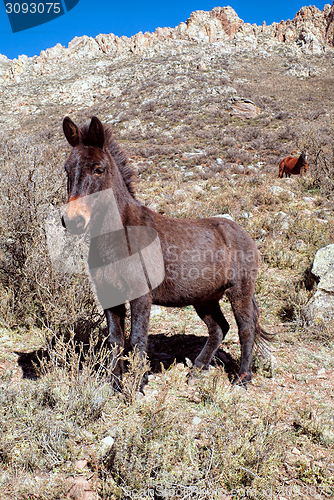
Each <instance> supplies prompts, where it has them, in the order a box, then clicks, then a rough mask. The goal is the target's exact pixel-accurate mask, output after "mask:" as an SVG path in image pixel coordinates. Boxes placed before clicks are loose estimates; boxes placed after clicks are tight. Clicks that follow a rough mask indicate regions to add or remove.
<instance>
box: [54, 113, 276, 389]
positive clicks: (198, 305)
mask: <svg viewBox="0 0 334 500" xmlns="http://www.w3.org/2000/svg"><path fill="white" fill-rule="evenodd" d="M63 129H64V133H65V137H66V139H67V141H68V142H69V143H70V145H71V146H72V147H73V149H72V151H71V153H70V156H69V158H68V159H67V161H66V164H65V170H66V172H67V176H68V183H67V190H68V202H69V203H68V205H67V208H66V212H65V213H64V216H63V219H62V222H63V225H64V226H65V227H66V228H67V229H68V230H69V231H70V232H71V233H74V234H82V233H84V232H85V231H87V230H89V231H90V234H91V235H92V233H95V235H96V234H98V235H97V236H94V237H93V238H92V236H91V246H90V252H89V260H88V263H89V267H90V270H91V275H92V278H93V281H94V283H95V285H96V289H97V293H98V297H99V300H100V302H101V303H102V305H103V308H104V310H105V315H106V318H107V323H108V334H109V341H110V343H111V345H113V346H116V347H117V346H118V347H119V348H121V347H122V346H123V341H124V340H123V339H124V318H125V305H124V302H125V301H126V294H125V295H124V300H123V303H119V304H118V305H115V306H112V307H108V303H107V301H106V300H105V296H108V294H109V295H110V289H112V291H115V290H116V291H117V289H118V287H119V291H120V296H123V295H122V293H123V292H122V290H123V289H124V286H125V288H126V286H127V284H126V283H125V281H126V280H125V281H124V280H123V281H122V276H120V275H119V276H117V277H116V276H114V274H113V272H111V271H110V270H111V269H112V268H111V267H110V266H111V264H109V263H110V262H115V261H116V260H117V258H118V257H119V247H120V243H119V241H118V242H116V240H115V238H111V239H110V238H109V236H108V235H110V234H114V233H115V234H116V233H117V234H123V236H124V234H125V235H126V236H125V240H124V245H125V246H127V247H130V245H129V234H128V232H127V231H128V230H129V229H130V228H134V227H137V228H138V227H140V228H145V227H146V228H150V230H152V231H153V233H154V234H157V235H158V237H159V238H158V240H159V241H160V246H159V248H161V252H162V256H161V257H162V262H163V266H162V267H163V271H164V276H163V275H162V277H161V279H160V280H159V281H160V284H158V286H156V287H155V288H154V287H153V286H152V287H150V289H149V290H148V292H147V293H145V294H142V295H141V296H137V298H134V299H133V300H130V306H131V336H130V341H131V345H132V346H137V348H138V350H139V352H140V353H142V354H144V353H145V352H146V347H147V335H148V326H149V317H150V309H151V304H158V305H161V306H169V307H183V306H187V305H193V306H194V308H195V310H196V312H197V314H198V315H199V317H200V318H201V319H202V320H203V321H204V323H205V324H206V326H207V328H208V331H209V337H208V339H207V342H206V344H205V346H204V347H203V349H202V351H201V353H200V354H199V355H198V356H197V358H196V360H195V366H196V367H199V368H208V366H209V363H210V361H211V360H212V357H213V356H214V354H215V352H216V351H217V349H218V347H219V345H220V343H221V341H222V339H223V338H224V337H225V335H226V334H227V332H228V330H229V325H228V323H227V321H226V319H225V317H224V315H223V313H222V312H221V310H220V307H219V300H220V299H221V298H222V297H223V295H224V294H226V295H227V297H228V299H229V301H230V303H231V306H232V309H233V313H234V316H235V319H236V322H237V325H238V329H239V338H240V346H241V362H240V370H239V374H238V376H237V377H236V380H235V381H236V382H238V383H241V384H244V385H245V384H246V382H247V381H249V380H250V379H251V360H252V350H253V345H254V342H255V341H257V340H259V339H260V338H261V337H262V338H267V336H266V334H265V332H264V331H263V330H262V329H261V327H260V325H259V321H258V317H259V311H258V307H257V304H256V302H255V298H254V289H255V280H256V276H257V271H258V251H257V248H256V246H255V243H254V242H253V240H252V239H251V238H250V236H249V235H248V234H247V233H246V231H244V230H243V229H242V228H241V227H240V226H239V225H238V224H236V223H235V222H233V221H231V220H228V219H225V218H222V217H212V218H207V219H172V218H168V217H165V216H163V215H161V214H158V213H156V212H153V211H152V210H150V209H149V208H147V207H146V206H144V205H142V204H141V203H140V202H139V201H138V200H136V198H135V195H134V191H133V186H132V183H131V176H132V171H131V168H130V167H129V166H128V165H127V162H126V157H125V155H124V154H123V153H122V151H121V149H120V148H119V146H118V145H117V144H116V143H115V142H114V140H113V139H112V134H111V131H110V129H109V128H108V127H104V126H103V125H102V123H101V122H100V121H99V119H98V118H96V117H93V118H92V120H91V122H90V124H89V126H85V127H83V128H81V129H79V128H78V127H77V126H76V125H75V124H74V123H73V121H72V120H71V119H70V118H69V117H66V118H65V119H64V122H63ZM105 190H108V192H111V193H113V196H114V198H113V199H111V198H108V197H105V198H103V197H102V201H101V198H100V199H99V201H98V202H95V201H94V200H96V199H97V198H98V196H99V194H101V193H103V192H104V191H105ZM108 199H109V201H108ZM110 200H111V201H110ZM111 202H112V203H114V202H115V203H116V205H117V207H116V208H117V210H116V212H117V213H115V211H114V209H113V210H111V211H110V210H109V208H110V207H109V206H108V203H111ZM108 214H109V215H108ZM110 214H111V215H110ZM118 219H119V220H118ZM115 220H116V223H115ZM96 227H98V231H96ZM111 227H113V229H110V228H111ZM110 231H114V233H110ZM120 231H121V232H120ZM108 238H109V239H108ZM121 239H122V238H121ZM156 248H158V247H156ZM130 255H131V252H130ZM149 260H150V259H149ZM92 261H94V262H95V263H94V262H93V263H92ZM151 261H152V263H153V264H154V262H157V263H158V261H159V256H158V255H151ZM145 262H146V263H147V260H146V261H145ZM99 266H100V267H99ZM153 267H154V266H153ZM131 273H132V271H131ZM146 274H148V275H149V274H150V271H149V269H146ZM146 277H147V276H146ZM121 289H122V290H121ZM111 295H112V294H111ZM137 295H138V294H137ZM267 340H268V338H267ZM121 371H122V366H121V364H120V363H118V365H117V367H116V368H115V375H116V376H120V374H121Z"/></svg>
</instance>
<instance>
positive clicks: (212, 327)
mask: <svg viewBox="0 0 334 500" xmlns="http://www.w3.org/2000/svg"><path fill="white" fill-rule="evenodd" d="M195 310H196V312H197V314H198V316H199V317H200V318H201V319H202V320H203V321H204V323H205V324H206V326H207V327H208V330H209V338H208V340H207V341H206V344H205V346H204V347H203V349H202V351H201V352H200V354H199V355H198V356H197V358H196V359H195V366H197V367H198V368H204V369H207V368H209V364H210V361H211V360H212V358H213V356H214V354H215V353H216V351H217V349H218V347H219V345H220V343H221V341H222V340H223V338H224V337H225V335H226V334H227V332H228V330H229V324H228V322H227V321H226V319H225V317H224V315H223V313H222V312H221V310H220V307H219V302H210V303H208V304H205V305H200V306H198V305H196V306H195Z"/></svg>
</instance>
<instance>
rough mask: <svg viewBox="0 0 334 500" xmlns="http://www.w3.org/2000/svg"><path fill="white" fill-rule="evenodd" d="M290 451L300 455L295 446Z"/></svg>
mask: <svg viewBox="0 0 334 500" xmlns="http://www.w3.org/2000/svg"><path fill="white" fill-rule="evenodd" d="M291 453H293V454H294V455H300V454H301V453H300V451H299V450H298V449H297V448H292V450H291Z"/></svg>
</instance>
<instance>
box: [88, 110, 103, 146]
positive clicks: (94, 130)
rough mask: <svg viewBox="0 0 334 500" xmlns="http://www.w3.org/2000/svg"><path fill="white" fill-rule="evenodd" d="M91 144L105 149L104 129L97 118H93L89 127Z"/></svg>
mask: <svg viewBox="0 0 334 500" xmlns="http://www.w3.org/2000/svg"><path fill="white" fill-rule="evenodd" d="M89 142H90V145H91V146H97V147H98V148H101V149H102V148H103V146H104V128H103V125H102V123H101V122H100V120H99V119H98V118H96V116H93V118H92V120H91V122H90V125H89Z"/></svg>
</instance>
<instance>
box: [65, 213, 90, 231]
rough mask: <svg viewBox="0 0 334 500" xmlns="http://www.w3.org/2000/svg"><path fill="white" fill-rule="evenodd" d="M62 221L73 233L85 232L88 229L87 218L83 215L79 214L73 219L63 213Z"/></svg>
mask: <svg viewBox="0 0 334 500" xmlns="http://www.w3.org/2000/svg"><path fill="white" fill-rule="evenodd" d="M61 223H62V226H63V227H65V228H66V229H67V230H68V231H69V232H70V233H71V234H83V233H84V232H85V229H86V220H85V218H84V217H83V216H82V215H77V216H76V217H74V218H73V219H69V218H68V217H66V215H63V216H62V218H61Z"/></svg>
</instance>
